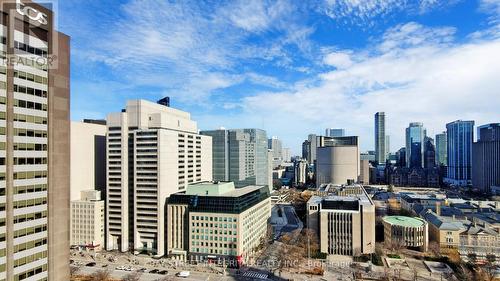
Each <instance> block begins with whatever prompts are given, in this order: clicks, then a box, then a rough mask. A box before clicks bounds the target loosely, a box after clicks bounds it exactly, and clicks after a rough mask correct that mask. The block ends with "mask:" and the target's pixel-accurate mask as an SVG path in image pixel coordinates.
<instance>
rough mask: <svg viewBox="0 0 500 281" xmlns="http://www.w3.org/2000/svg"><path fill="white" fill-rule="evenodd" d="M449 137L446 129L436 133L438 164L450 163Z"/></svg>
mask: <svg viewBox="0 0 500 281" xmlns="http://www.w3.org/2000/svg"><path fill="white" fill-rule="evenodd" d="M446 143H447V137H446V131H444V132H442V133H441V134H437V135H436V164H437V165H444V166H446V165H447V164H448V160H447V159H448V152H447V151H448V148H447V144H446Z"/></svg>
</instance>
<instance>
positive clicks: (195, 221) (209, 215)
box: [167, 182, 271, 265]
mask: <svg viewBox="0 0 500 281" xmlns="http://www.w3.org/2000/svg"><path fill="white" fill-rule="evenodd" d="M167 214H168V215H167V225H168V228H167V237H168V255H169V256H171V257H177V258H179V259H182V260H186V259H189V260H196V261H220V262H221V264H222V260H225V262H226V265H227V262H236V261H238V262H241V261H242V260H243V259H244V258H246V257H248V256H249V254H250V253H252V251H253V250H254V249H255V247H256V246H258V245H259V244H260V243H261V238H263V237H265V235H266V232H267V220H268V219H269V217H270V216H271V201H270V197H269V193H268V189H267V187H265V186H246V187H242V188H235V187H234V184H233V183H232V182H202V183H198V184H192V185H189V186H188V187H187V189H186V190H185V191H182V192H179V193H176V194H173V195H172V196H170V198H169V199H168V210H167Z"/></svg>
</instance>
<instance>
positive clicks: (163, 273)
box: [158, 270, 168, 275]
mask: <svg viewBox="0 0 500 281" xmlns="http://www.w3.org/2000/svg"><path fill="white" fill-rule="evenodd" d="M158 274H162V275H167V274H168V271H166V270H162V271H159V272H158Z"/></svg>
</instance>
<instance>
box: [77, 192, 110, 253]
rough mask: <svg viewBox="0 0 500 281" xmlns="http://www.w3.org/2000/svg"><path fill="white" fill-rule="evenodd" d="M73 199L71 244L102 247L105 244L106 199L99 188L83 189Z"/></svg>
mask: <svg viewBox="0 0 500 281" xmlns="http://www.w3.org/2000/svg"><path fill="white" fill-rule="evenodd" d="M80 194H81V198H80V199H79V200H72V201H71V227H70V228H71V237H70V242H71V245H79V246H84V245H85V246H89V247H95V248H100V247H102V246H103V245H104V200H101V192H100V191H97V190H85V191H81V192H80Z"/></svg>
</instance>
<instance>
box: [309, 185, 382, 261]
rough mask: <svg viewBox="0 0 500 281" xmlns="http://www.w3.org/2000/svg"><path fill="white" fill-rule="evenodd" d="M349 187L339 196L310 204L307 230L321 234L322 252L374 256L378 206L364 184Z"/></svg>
mask: <svg viewBox="0 0 500 281" xmlns="http://www.w3.org/2000/svg"><path fill="white" fill-rule="evenodd" d="M346 188H347V190H344V189H343V188H340V189H339V190H338V192H335V193H334V194H335V195H327V196H324V197H321V196H313V197H311V199H309V201H308V202H307V227H308V228H309V229H312V230H313V231H315V232H316V233H317V234H318V236H319V241H320V243H319V244H320V252H322V253H326V254H328V255H346V256H360V255H365V254H371V253H374V251H375V205H374V203H373V201H372V200H371V199H370V198H369V196H368V195H367V194H366V191H365V190H364V188H363V187H362V186H361V185H356V186H351V187H346ZM343 191H346V192H343Z"/></svg>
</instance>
